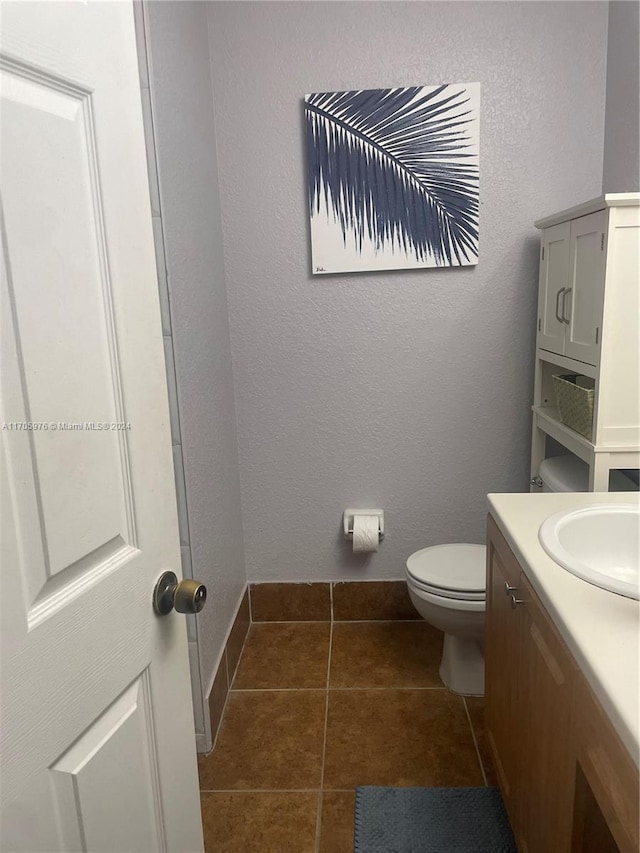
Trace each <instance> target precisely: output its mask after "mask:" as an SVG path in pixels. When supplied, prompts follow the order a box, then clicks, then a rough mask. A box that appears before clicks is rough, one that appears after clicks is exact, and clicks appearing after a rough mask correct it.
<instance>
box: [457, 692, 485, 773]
mask: <svg viewBox="0 0 640 853" xmlns="http://www.w3.org/2000/svg"><path fill="white" fill-rule="evenodd" d="M462 703H463V705H464V711H465V714H466V715H467V721H468V723H469V728H470V729H471V737H472V739H473V745H474V746H475V748H476V755H477V756H478V763H479V764H480V772H481V773H482V778H483V780H484V786H485V788H488V787H489V783H488V782H487V774H486V773H485V772H484V762H483V761H482V756H481V755H480V750H479V749H478V741H477V738H476V732H475V729H474V728H473V723H472V722H471V714H470V713H469V707H468V705H467V700H466V698H465V697H464V696H463V697H462Z"/></svg>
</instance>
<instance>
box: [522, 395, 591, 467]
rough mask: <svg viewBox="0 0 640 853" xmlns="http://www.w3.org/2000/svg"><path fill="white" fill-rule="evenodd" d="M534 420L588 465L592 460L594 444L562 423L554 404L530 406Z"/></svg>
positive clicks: (539, 426)
mask: <svg viewBox="0 0 640 853" xmlns="http://www.w3.org/2000/svg"><path fill="white" fill-rule="evenodd" d="M531 410H532V411H533V416H534V422H535V425H536V426H537V427H538V429H541V430H542V431H543V432H545V433H546V434H547V435H550V436H551V438H554V439H555V440H556V441H557V442H559V443H560V444H562V445H563V447H566V448H567V450H570V451H571V452H572V453H573V454H575V455H576V456H578V457H579V458H580V459H582V461H583V462H586V463H587V465H590V464H591V463H592V461H593V454H594V445H593V443H592V442H591V441H589V439H588V438H585V437H584V436H583V435H580V433H578V432H576V431H575V430H573V429H571V428H570V427H568V426H567V425H566V424H563V423H562V422H561V420H560V415H559V413H558V410H557V409H556V408H555V406H532V407H531Z"/></svg>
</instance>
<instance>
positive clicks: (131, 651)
mask: <svg viewBox="0 0 640 853" xmlns="http://www.w3.org/2000/svg"><path fill="white" fill-rule="evenodd" d="M2 12H3V14H2V22H1V23H2V28H1V32H0V37H1V44H2V56H1V57H0V60H1V61H0V97H1V99H2V101H1V107H2V119H3V120H2V128H1V130H2V140H1V143H2V144H1V149H0V158H1V159H0V169H1V173H2V174H1V177H2V211H1V216H0V225H1V228H2V258H1V264H0V272H1V275H2V306H1V308H2V311H1V314H2V340H1V346H2V353H1V365H2V418H1V420H2V422H3V423H4V424H6V425H7V426H5V427H3V428H2V430H1V431H0V439H1V442H2V448H1V450H2V466H3V470H2V483H3V485H5V486H6V487H5V488H3V489H2V490H1V491H2V502H3V503H2V534H3V535H2V552H1V582H2V591H1V594H0V617H1V629H2V638H1V639H2V642H1V645H0V654H1V664H2V679H3V686H4V689H3V690H2V694H1V696H0V700H1V702H2V709H1V712H2V731H1V736H2V744H1V750H2V760H1V773H2V786H1V788H2V790H1V795H2V816H1V818H0V848H2V849H3V850H10V851H12V853H20V851H30V853H34V851H46V853H54V851H68V850H90V851H99V850H104V851H109V853H117V851H122V853H125V851H126V853H129V851H164V850H167V851H185V853H186V852H187V851H194V853H195V851H201V850H202V829H201V823H200V808H199V792H198V780H197V771H196V761H195V738H194V732H193V713H192V706H191V693H190V685H189V665H188V655H187V640H186V625H185V621H184V616H181V615H179V614H176V613H172V614H170V615H169V616H167V617H163V618H159V617H156V616H155V615H154V613H153V609H152V603H151V602H152V591H153V587H154V584H155V581H156V579H157V577H158V576H159V575H160V573H161V572H162V571H163V570H164V569H172V570H174V571H175V572H176V573H178V574H179V573H180V550H179V538H178V526H177V514H176V505H175V490H174V483H173V472H172V454H171V438H170V433H169V418H168V404H167V391H166V384H165V375H164V361H163V359H164V353H163V346H162V336H161V323H160V311H159V304H158V292H157V285H156V275H155V256H154V250H153V241H152V229H151V212H150V206H149V191H148V184H147V173H146V163H145V153H144V138H143V130H142V116H141V105H140V91H139V84H138V68H137V56H136V48H135V38H134V27H133V9H132V7H131V4H129V3H126V2H119V3H98V2H96V3H94V2H88V3H64V2H61V3H47V2H45V3H11V2H8V3H3V9H2ZM25 425H27V426H25ZM28 425H30V426H28Z"/></svg>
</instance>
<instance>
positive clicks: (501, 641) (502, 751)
mask: <svg viewBox="0 0 640 853" xmlns="http://www.w3.org/2000/svg"><path fill="white" fill-rule="evenodd" d="M488 525H489V527H488V536H487V543H488V544H487V627H486V637H485V667H486V668H485V680H486V689H485V695H486V720H487V734H488V738H489V743H490V745H491V751H492V753H493V759H494V763H495V766H496V771H497V773H498V777H499V779H500V787H501V789H502V794H503V797H504V801H505V805H506V807H507V811H508V813H509V818H510V820H511V825H512V827H513V829H514V832H516V836H517V835H518V832H517V828H518V823H519V822H518V815H517V814H516V802H517V792H518V788H519V781H518V778H517V767H518V749H519V743H518V741H519V734H518V710H517V694H518V690H517V684H518V646H519V642H518V639H519V638H518V634H519V629H518V624H519V616H520V614H519V612H518V610H517V609H514V608H513V605H512V600H511V596H512V595H514V594H515V593H516V592H517V586H518V579H519V577H520V566H519V565H518V563H517V562H516V560H515V558H514V557H513V554H512V553H511V549H510V548H509V546H508V545H507V543H506V541H505V540H504V538H503V537H502V534H501V533H500V531H499V530H498V528H497V526H496V524H495V522H494V520H493V519H492V518H491V516H489V521H488Z"/></svg>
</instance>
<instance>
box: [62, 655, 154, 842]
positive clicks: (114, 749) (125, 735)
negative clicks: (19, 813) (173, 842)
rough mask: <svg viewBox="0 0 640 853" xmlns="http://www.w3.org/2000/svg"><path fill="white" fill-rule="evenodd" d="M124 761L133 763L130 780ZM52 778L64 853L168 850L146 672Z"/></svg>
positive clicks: (70, 751)
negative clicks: (125, 756)
mask: <svg viewBox="0 0 640 853" xmlns="http://www.w3.org/2000/svg"><path fill="white" fill-rule="evenodd" d="M123 754H128V755H130V756H131V762H130V772H129V773H127V774H126V775H123V774H122V772H121V771H120V757H121V756H122V755H123ZM51 777H52V785H53V791H54V800H55V802H56V806H57V811H58V815H59V818H60V846H61V848H62V849H63V850H68V851H76V850H78V851H81V850H92V851H103V853H110V851H112V850H114V849H118V850H127V851H131V853H149V851H152V850H163V849H165V845H164V838H163V826H162V820H161V816H162V806H161V803H160V792H159V784H158V774H157V762H156V754H155V732H154V730H153V717H152V713H151V697H150V695H149V682H148V671H145V672H144V673H143V674H142V676H141V677H140V678H138V679H136V681H135V682H134V683H133V684H132V685H131V686H130V687H128V688H127V689H126V690H125V692H124V693H123V694H122V695H121V696H120V697H119V698H118V699H116V701H115V702H114V703H113V704H112V705H111V706H110V707H109V708H107V709H106V711H105V712H104V713H103V714H101V715H100V717H99V718H98V719H97V720H96V721H95V722H94V723H93V724H92V725H91V726H90V727H89V728H88V729H87V731H85V732H84V733H83V734H82V735H81V736H80V738H79V739H78V740H77V741H76V742H75V743H74V744H73V746H71V747H70V749H68V750H67V751H66V752H65V753H64V755H62V756H61V757H60V759H59V760H58V761H56V762H55V763H54V764H53V765H52V766H51ZM141 801H143V805H144V808H142V809H141V808H140V802H141Z"/></svg>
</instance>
